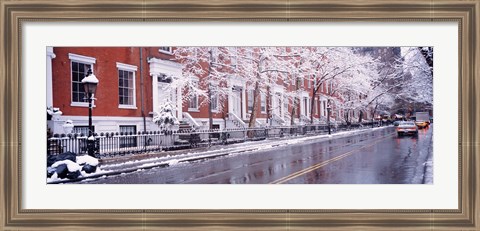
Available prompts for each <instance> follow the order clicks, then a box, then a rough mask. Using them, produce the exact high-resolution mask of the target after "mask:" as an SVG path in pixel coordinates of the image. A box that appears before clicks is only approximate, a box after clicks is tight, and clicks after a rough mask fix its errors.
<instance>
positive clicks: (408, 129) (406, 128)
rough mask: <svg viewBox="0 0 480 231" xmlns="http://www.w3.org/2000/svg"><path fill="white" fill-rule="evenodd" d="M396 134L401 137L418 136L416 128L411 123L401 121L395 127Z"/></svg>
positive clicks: (413, 123)
mask: <svg viewBox="0 0 480 231" xmlns="http://www.w3.org/2000/svg"><path fill="white" fill-rule="evenodd" d="M397 134H398V135H399V136H402V135H414V136H417V135H418V128H417V125H416V124H415V122H413V121H402V122H400V124H399V125H398V127H397Z"/></svg>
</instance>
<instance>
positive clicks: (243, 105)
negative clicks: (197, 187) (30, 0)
mask: <svg viewBox="0 0 480 231" xmlns="http://www.w3.org/2000/svg"><path fill="white" fill-rule="evenodd" d="M174 49H175V48H173V47H48V48H47V52H46V56H47V73H46V74H47V76H46V77H47V108H48V110H47V111H48V115H47V118H48V120H47V126H48V130H49V132H51V133H58V134H61V133H65V131H66V129H65V127H66V126H65V124H66V123H73V126H74V127H73V132H75V133H84V134H87V133H88V103H87V101H86V99H85V94H84V90H83V86H82V83H81V81H82V79H83V78H84V77H85V75H86V72H87V71H88V70H89V69H91V70H92V72H93V73H94V74H95V75H96V77H97V78H98V80H99V84H98V87H97V91H96V95H95V96H94V98H95V100H94V106H93V130H94V132H97V133H100V132H141V131H158V130H160V128H159V126H158V125H157V124H155V123H154V122H153V116H154V114H155V112H157V111H158V110H159V106H160V105H162V104H164V103H166V102H167V101H169V102H171V103H172V104H173V105H174V116H175V117H176V118H177V119H178V121H180V125H179V127H183V128H185V127H187V128H199V129H208V128H216V129H224V128H239V127H244V126H248V120H249V117H250V113H251V111H252V109H253V98H254V97H253V94H254V91H253V86H251V84H249V83H247V81H245V79H244V78H241V76H239V74H238V73H236V72H231V74H228V75H225V78H224V83H222V84H223V86H224V87H226V88H227V89H228V95H227V96H225V97H220V96H218V95H216V94H217V91H211V96H210V97H211V100H210V101H211V103H208V104H206V103H202V102H205V100H204V99H203V98H202V97H205V96H201V95H195V94H193V95H191V94H192V93H189V92H188V89H185V88H183V87H176V88H175V87H172V86H171V84H172V81H171V79H172V76H173V77H175V76H177V77H181V76H182V75H184V74H185V73H184V68H185V67H184V65H183V63H182V61H181V60H178V59H177V58H176V57H175V56H174V53H173V51H174ZM233 49H237V48H233ZM192 55H195V54H192ZM203 67H204V68H206V69H208V66H206V65H205V64H203ZM194 78H195V81H193V83H194V84H197V86H196V87H198V88H205V87H206V84H205V81H204V80H205V79H206V78H207V75H206V74H199V75H198V76H196V77H194ZM313 84H314V83H313V82H312V81H308V80H302V81H301V84H300V85H301V86H300V88H301V90H300V92H299V93H298V96H299V101H298V103H297V104H296V105H297V108H296V110H297V112H298V113H296V115H295V118H294V119H293V120H294V121H295V122H296V124H302V123H309V122H310V121H311V120H310V118H311V115H310V114H311V112H313V116H312V117H313V118H314V122H315V123H320V122H322V121H325V118H326V117H327V114H328V112H327V98H326V97H325V94H326V93H328V91H331V90H332V89H331V87H332V86H331V85H330V86H323V88H321V89H320V91H319V93H317V94H316V95H315V97H316V98H315V100H314V104H313V105H312V101H311V100H312V87H313ZM292 86H293V84H292V83H280V82H279V83H277V84H276V85H274V87H273V88H272V89H269V91H262V93H261V94H260V97H259V98H258V99H257V100H258V101H257V103H258V104H259V108H260V110H258V112H257V114H256V118H257V121H258V122H257V124H256V126H268V125H290V120H291V118H290V117H289V116H290V112H291V110H292V107H293V103H292V101H291V100H288V98H287V97H286V93H287V92H289V91H293V90H294V89H293V88H292ZM216 87H218V86H216ZM172 89H173V90H172ZM186 94H190V95H189V96H190V97H188V100H185V95H186ZM312 106H313V110H311V109H312V108H311V107H312ZM209 115H211V117H212V120H211V122H212V124H211V125H210V120H209V117H210V116H209ZM330 115H331V120H335V119H337V120H339V119H341V115H342V111H340V110H336V109H335V108H332V110H331V113H330ZM177 129H178V128H177Z"/></svg>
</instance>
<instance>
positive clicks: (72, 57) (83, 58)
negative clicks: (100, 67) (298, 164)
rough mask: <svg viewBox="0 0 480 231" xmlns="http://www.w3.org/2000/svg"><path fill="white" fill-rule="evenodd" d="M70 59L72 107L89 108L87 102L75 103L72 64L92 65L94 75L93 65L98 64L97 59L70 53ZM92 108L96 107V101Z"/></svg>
mask: <svg viewBox="0 0 480 231" xmlns="http://www.w3.org/2000/svg"><path fill="white" fill-rule="evenodd" d="M68 59H69V60H70V106H71V107H88V103H87V102H73V98H72V91H73V89H72V62H78V63H84V64H90V65H91V66H92V69H91V70H92V73H94V68H93V65H94V64H95V63H96V61H97V59H96V58H93V57H88V56H84V55H77V54H73V53H68ZM92 107H95V100H93V101H92Z"/></svg>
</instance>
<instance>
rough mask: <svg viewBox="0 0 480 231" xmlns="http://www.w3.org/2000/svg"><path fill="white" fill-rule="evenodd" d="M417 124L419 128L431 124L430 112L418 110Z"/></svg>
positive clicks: (416, 115) (416, 114)
mask: <svg viewBox="0 0 480 231" xmlns="http://www.w3.org/2000/svg"><path fill="white" fill-rule="evenodd" d="M415 124H416V125H417V126H418V128H425V127H428V125H430V115H429V114H428V112H416V113H415Z"/></svg>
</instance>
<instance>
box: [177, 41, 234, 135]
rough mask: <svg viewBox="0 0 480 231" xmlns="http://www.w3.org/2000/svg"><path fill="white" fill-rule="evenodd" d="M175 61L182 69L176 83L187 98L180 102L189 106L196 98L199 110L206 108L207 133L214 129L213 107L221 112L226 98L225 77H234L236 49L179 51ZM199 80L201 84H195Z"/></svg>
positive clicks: (185, 48)
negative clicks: (201, 107) (207, 113)
mask: <svg viewBox="0 0 480 231" xmlns="http://www.w3.org/2000/svg"><path fill="white" fill-rule="evenodd" d="M174 54H175V58H176V59H177V60H178V61H179V62H180V63H181V64H182V66H183V76H182V78H181V79H177V80H176V82H177V84H176V85H177V86H181V87H182V88H183V89H185V91H186V92H187V94H184V95H183V97H182V99H183V101H184V102H189V101H190V100H191V99H192V97H196V100H198V104H199V106H201V105H208V108H209V122H210V123H209V124H210V129H211V128H212V126H213V117H212V114H213V112H212V107H213V106H216V108H217V110H216V111H217V112H224V108H223V106H224V101H225V100H226V99H227V96H228V93H229V92H228V88H227V87H226V76H228V75H230V74H233V73H234V68H235V66H234V65H235V63H234V62H233V60H235V59H236V56H237V54H236V52H235V49H231V48H229V47H178V48H177V49H176V50H175V52H174ZM199 79H201V80H202V82H199V81H198V80H199Z"/></svg>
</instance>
